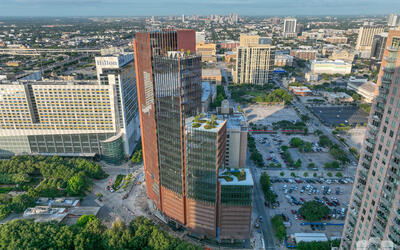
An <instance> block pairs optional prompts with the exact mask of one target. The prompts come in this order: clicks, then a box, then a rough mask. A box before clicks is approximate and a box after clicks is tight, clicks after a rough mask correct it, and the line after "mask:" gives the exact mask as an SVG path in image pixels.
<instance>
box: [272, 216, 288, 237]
mask: <svg viewBox="0 0 400 250" xmlns="http://www.w3.org/2000/svg"><path fill="white" fill-rule="evenodd" d="M271 224H272V227H273V228H274V232H275V236H276V238H278V239H279V240H284V239H285V238H286V227H285V225H284V224H283V219H282V216H280V215H279V214H277V215H275V216H274V217H272V218H271Z"/></svg>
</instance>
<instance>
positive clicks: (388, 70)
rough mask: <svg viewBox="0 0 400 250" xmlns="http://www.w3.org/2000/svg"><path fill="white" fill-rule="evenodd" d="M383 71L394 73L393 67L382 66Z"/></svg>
mask: <svg viewBox="0 0 400 250" xmlns="http://www.w3.org/2000/svg"><path fill="white" fill-rule="evenodd" d="M383 71H384V72H388V73H394V71H395V68H393V67H383Z"/></svg>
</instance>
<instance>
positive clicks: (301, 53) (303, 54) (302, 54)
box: [290, 49, 318, 61]
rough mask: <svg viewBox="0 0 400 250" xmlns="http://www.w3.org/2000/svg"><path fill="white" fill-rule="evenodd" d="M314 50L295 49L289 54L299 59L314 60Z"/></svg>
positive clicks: (315, 55) (315, 54)
mask: <svg viewBox="0 0 400 250" xmlns="http://www.w3.org/2000/svg"><path fill="white" fill-rule="evenodd" d="M317 53H318V52H317V51H316V50H304V49H295V50H291V51H290V55H291V56H293V57H296V58H298V59H301V60H306V61H309V60H315V59H316V58H317Z"/></svg>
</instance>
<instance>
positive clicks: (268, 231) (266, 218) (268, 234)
mask: <svg viewBox="0 0 400 250" xmlns="http://www.w3.org/2000/svg"><path fill="white" fill-rule="evenodd" d="M225 93H226V95H227V97H228V100H229V103H230V105H231V106H232V107H234V109H236V108H237V106H238V104H237V103H236V102H235V101H233V100H232V99H231V98H230V97H231V95H230V92H229V90H228V87H227V85H225ZM246 161H247V162H246V165H247V166H248V168H249V169H250V171H251V174H252V176H253V181H254V196H253V197H254V202H253V213H255V214H256V215H257V216H256V218H258V217H259V216H260V215H261V216H262V218H263V223H261V228H262V233H263V236H264V243H265V249H280V247H281V246H280V244H279V242H278V241H277V239H275V236H274V231H273V228H272V225H271V215H270V212H271V210H270V209H269V208H267V207H265V205H264V193H263V191H262V188H261V185H260V176H261V170H260V169H258V168H257V167H256V166H255V165H254V164H253V161H252V160H250V152H247V160H246Z"/></svg>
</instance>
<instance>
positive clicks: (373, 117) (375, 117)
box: [372, 115, 381, 123]
mask: <svg viewBox="0 0 400 250" xmlns="http://www.w3.org/2000/svg"><path fill="white" fill-rule="evenodd" d="M372 120H374V121H376V122H379V123H380V122H381V118H379V116H377V115H373V116H372Z"/></svg>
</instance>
